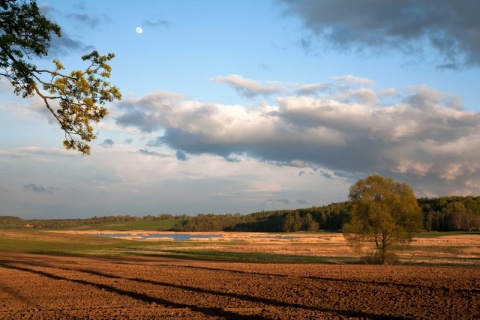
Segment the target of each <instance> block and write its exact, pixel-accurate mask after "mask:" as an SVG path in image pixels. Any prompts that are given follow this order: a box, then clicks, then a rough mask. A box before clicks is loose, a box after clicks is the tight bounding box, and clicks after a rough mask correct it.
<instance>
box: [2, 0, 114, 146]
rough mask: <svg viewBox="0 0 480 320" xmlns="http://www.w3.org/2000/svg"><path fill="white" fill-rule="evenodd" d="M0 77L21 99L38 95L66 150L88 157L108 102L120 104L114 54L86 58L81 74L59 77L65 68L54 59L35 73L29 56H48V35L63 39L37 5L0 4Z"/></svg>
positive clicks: (9, 1)
mask: <svg viewBox="0 0 480 320" xmlns="http://www.w3.org/2000/svg"><path fill="white" fill-rule="evenodd" d="M0 9H1V12H0V21H1V27H0V48H1V52H0V75H1V76H4V77H6V78H7V79H8V80H9V81H10V83H11V84H12V86H13V88H14V92H15V94H17V95H20V96H22V97H23V98H26V97H30V96H33V95H34V94H36V95H38V96H39V97H40V98H41V99H42V100H43V102H44V103H45V106H46V107H47V108H48V110H49V111H50V113H51V114H52V115H53V117H54V118H55V119H56V120H57V121H58V123H59V124H60V128H61V129H62V130H63V131H64V132H65V139H64V142H63V144H64V146H65V147H66V148H67V149H77V150H78V151H80V152H81V153H83V154H90V146H89V144H88V143H89V142H91V141H92V140H93V139H95V138H96V134H95V133H94V132H93V127H92V124H93V123H98V122H99V121H100V120H101V119H103V118H104V117H105V116H106V115H107V114H108V111H107V109H106V108H105V107H104V105H105V104H106V103H107V102H112V101H114V100H117V99H118V100H119V99H121V93H120V91H119V90H118V88H116V87H115V86H111V85H110V83H109V82H107V81H106V79H108V78H110V75H111V67H110V65H109V64H108V62H109V61H110V60H112V59H113V58H114V55H113V54H108V55H106V56H102V55H100V54H99V53H98V52H97V51H93V52H91V53H90V54H87V55H84V56H83V57H82V60H84V61H86V62H88V66H87V68H86V69H85V70H74V71H71V72H70V73H63V70H65V68H64V66H63V65H62V64H61V62H60V61H58V60H54V65H55V68H54V69H53V70H46V69H38V68H37V67H36V66H35V65H34V64H32V63H31V59H32V57H33V56H35V57H43V56H47V55H48V51H49V48H50V41H51V39H52V36H58V37H61V31H60V27H59V26H58V25H56V24H54V23H52V22H50V21H49V20H48V19H46V18H45V17H44V16H43V15H42V14H41V13H40V10H39V8H38V6H37V4H36V2H35V1H32V2H28V3H27V2H25V1H16V0H0Z"/></svg>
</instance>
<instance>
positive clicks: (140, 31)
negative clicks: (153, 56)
mask: <svg viewBox="0 0 480 320" xmlns="http://www.w3.org/2000/svg"><path fill="white" fill-rule="evenodd" d="M135 30H136V31H137V33H138V34H140V33H142V32H143V29H142V28H141V27H137V28H136V29H135Z"/></svg>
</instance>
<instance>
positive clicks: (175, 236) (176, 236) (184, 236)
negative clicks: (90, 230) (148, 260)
mask: <svg viewBox="0 0 480 320" xmlns="http://www.w3.org/2000/svg"><path fill="white" fill-rule="evenodd" d="M92 235H93V236H99V237H108V238H130V239H135V240H153V239H162V238H170V239H172V240H174V241H185V240H201V239H205V240H208V239H220V238H223V236H222V235H220V234H212V235H205V234H191V233H98V234H92Z"/></svg>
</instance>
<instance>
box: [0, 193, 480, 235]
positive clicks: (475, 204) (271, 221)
mask: <svg viewBox="0 0 480 320" xmlns="http://www.w3.org/2000/svg"><path fill="white" fill-rule="evenodd" d="M417 200H418V204H419V206H420V208H421V209H422V212H423V227H424V229H425V230H426V231H480V197H472V196H467V197H460V196H450V197H440V198H420V199H417ZM350 205H351V204H350V202H341V203H332V204H329V205H326V206H321V207H311V208H304V209H296V210H274V211H261V212H255V213H251V214H247V215H242V214H239V213H236V214H198V215H197V216H187V215H176V216H174V215H171V214H165V213H163V214H160V215H158V216H152V215H147V216H143V217H139V216H131V215H119V216H103V217H96V216H95V217H93V218H87V219H48V220H33V219H31V220H24V219H20V218H17V217H10V216H0V227H4V228H5V227H8V228H41V229H58V228H81V227H86V226H95V225H99V224H105V223H114V222H131V221H153V220H178V223H176V224H174V225H173V227H171V228H169V229H168V230H170V231H187V232H196V231H197V232H198V231H250V232H295V231H317V230H329V231H339V230H341V229H342V226H343V224H344V223H345V222H347V221H348V220H349V219H350V214H349V211H350Z"/></svg>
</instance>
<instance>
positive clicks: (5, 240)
mask: <svg viewBox="0 0 480 320" xmlns="http://www.w3.org/2000/svg"><path fill="white" fill-rule="evenodd" d="M157 233H158V234H159V235H161V237H159V238H149V240H139V239H141V238H142V237H144V236H146V235H152V234H153V235H155V232H153V231H129V232H128V233H125V231H123V232H122V233H121V234H119V233H118V232H117V231H112V230H111V229H110V230H102V231H98V230H97V231H94V230H81V231H79V230H56V231H40V230H0V251H11V252H24V253H49V254H59V255H109V256H112V255H113V256H115V255H139V256H141V255H144V256H145V255H146V256H175V257H188V258H198V259H213V260H228V261H237V260H238V261H270V262H299V263H302V262H304V263H305V262H313V263H330V264H342V263H349V264H350V263H362V261H363V260H362V257H363V256H364V255H365V254H368V251H369V249H373V248H363V250H359V248H357V247H352V246H350V245H349V244H348V243H347V242H346V241H345V239H344V237H343V235H342V234H341V233H326V232H317V233H249V232H214V233H195V234H190V235H191V236H192V237H195V235H196V236H199V235H203V236H211V238H192V239H191V240H187V241H177V240H173V237H174V236H175V235H178V234H179V233H173V232H157ZM119 235H121V236H122V238H114V237H111V236H119ZM396 253H397V255H398V258H399V259H398V263H399V264H436V265H456V264H459V265H480V234H478V233H423V234H420V235H419V236H417V237H416V238H414V239H413V241H412V243H411V245H410V246H402V247H399V248H397V249H396Z"/></svg>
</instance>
